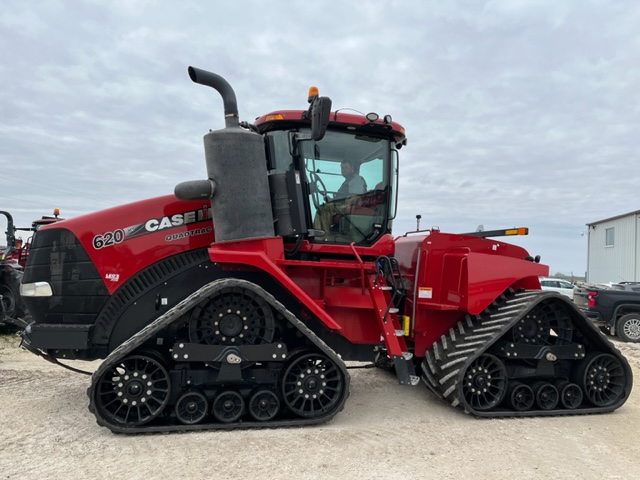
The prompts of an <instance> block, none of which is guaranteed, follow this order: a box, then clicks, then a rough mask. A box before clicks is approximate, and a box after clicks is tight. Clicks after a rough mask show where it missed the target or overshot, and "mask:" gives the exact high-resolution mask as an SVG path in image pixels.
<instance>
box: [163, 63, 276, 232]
mask: <svg viewBox="0 0 640 480" xmlns="http://www.w3.org/2000/svg"><path fill="white" fill-rule="evenodd" d="M188 71H189V77H190V78H191V80H193V81H194V82H195V83H199V84H201V85H205V86H208V87H212V88H213V89H215V90H217V91H218V93H220V96H221V97H222V102H223V104H224V118H225V125H226V126H225V128H223V129H221V130H216V131H214V132H209V133H208V134H206V135H205V136H204V153H205V161H206V165H207V180H193V181H189V182H183V183H181V184H179V185H177V186H176V188H175V191H174V193H175V195H176V197H178V198H180V199H181V200H196V199H198V200H201V199H205V198H211V214H212V217H213V223H214V225H215V227H214V232H215V241H216V242H224V241H230V240H246V239H249V238H263V237H273V236H274V228H273V214H272V211H271V197H270V194H269V182H268V174H267V159H266V154H265V145H264V139H263V137H262V135H259V134H257V133H254V132H250V131H248V130H245V129H243V128H241V127H240V125H239V120H238V105H237V102H236V94H235V92H234V91H233V88H231V85H229V83H228V82H227V81H226V80H225V79H224V78H222V77H221V76H220V75H217V74H215V73H211V72H207V71H206V70H201V69H199V68H195V67H189V70H188Z"/></svg>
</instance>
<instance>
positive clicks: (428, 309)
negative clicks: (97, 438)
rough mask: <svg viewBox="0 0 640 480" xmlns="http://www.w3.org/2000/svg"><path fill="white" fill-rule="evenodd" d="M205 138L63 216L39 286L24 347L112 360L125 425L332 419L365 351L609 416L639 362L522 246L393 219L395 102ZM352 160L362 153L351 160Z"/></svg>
mask: <svg viewBox="0 0 640 480" xmlns="http://www.w3.org/2000/svg"><path fill="white" fill-rule="evenodd" d="M189 75H190V77H191V79H192V80H193V81H194V82H196V83H199V84H202V85H206V86H210V87H213V88H214V89H216V90H217V91H218V92H219V93H220V94H221V96H222V99H223V104H224V114H225V122H226V126H225V128H224V129H221V130H218V131H213V132H210V133H208V134H207V135H205V137H204V148H205V159H206V167H207V173H208V175H207V178H206V179H204V180H195V181H191V182H185V183H182V184H180V185H177V186H176V188H175V194H174V195H166V196H162V197H158V198H151V199H147V200H142V201H139V202H135V203H131V204H128V205H122V206H118V207H114V208H110V209H107V210H104V211H100V212H96V213H92V214H88V215H83V216H80V217H76V218H73V219H69V220H65V221H63V222H60V223H56V224H54V225H48V226H44V227H42V228H41V229H39V230H38V232H37V234H36V235H35V238H34V243H33V246H32V249H31V255H30V257H29V260H28V262H27V268H26V271H25V275H24V279H23V285H22V290H21V291H22V295H23V296H24V299H25V302H26V303H27V306H28V308H29V310H30V311H31V314H32V316H33V323H31V324H30V325H29V326H28V327H27V328H26V329H25V331H24V332H23V346H24V347H25V348H27V349H29V350H30V351H32V352H34V353H36V354H39V355H42V356H44V357H45V358H47V359H49V360H51V361H54V362H58V359H79V360H95V359H104V361H103V362H102V363H101V365H100V367H99V368H98V369H97V370H96V371H95V372H94V373H93V375H92V382H91V386H90V388H89V390H88V395H89V409H90V410H91V412H93V414H94V415H95V416H96V418H97V421H98V423H99V424H100V425H103V426H105V427H107V428H109V429H111V430H112V431H114V432H125V433H127V432H131V433H135V432H160V431H177V430H194V429H207V428H250V427H265V426H294V425H307V424H317V423H321V422H325V421H327V420H329V419H331V418H333V417H334V416H335V415H336V414H337V413H338V412H339V411H341V410H342V408H343V406H344V403H345V401H346V400H347V397H348V396H349V381H350V377H349V373H348V370H347V366H346V364H345V361H361V362H371V363H375V364H377V365H378V366H385V367H388V368H389V369H391V370H393V371H395V374H396V375H397V378H398V380H399V383H400V384H403V385H416V384H418V383H419V382H420V379H422V380H423V382H424V383H425V384H426V386H427V387H428V388H429V389H431V390H432V391H433V392H434V393H435V394H436V395H437V396H438V397H440V398H441V399H443V400H445V401H446V402H449V403H450V404H451V405H453V406H456V407H460V408H461V409H463V410H464V411H466V412H469V413H472V414H475V415H479V416H492V417H508V416H522V415H528V416H532V415H564V414H585V413H598V412H608V411H612V410H614V409H616V408H618V407H620V406H621V405H622V404H623V403H624V402H625V401H626V399H627V398H628V397H629V394H630V391H631V385H632V375H631V370H630V368H629V365H628V363H627V361H626V359H625V358H624V357H623V356H622V355H620V353H619V352H618V351H617V350H616V349H615V348H614V347H613V346H612V345H611V344H610V343H609V341H608V340H607V339H606V338H605V337H604V336H603V335H602V334H601V333H600V332H599V331H598V330H597V329H595V328H594V327H593V326H592V325H591V324H590V323H589V322H588V321H587V320H586V319H585V318H584V317H583V316H582V314H581V313H580V312H579V311H578V310H577V309H576V308H575V307H574V306H573V304H572V303H571V302H570V301H569V300H568V299H565V298H564V297H562V296H560V295H558V294H556V293H555V292H545V291H542V290H540V284H539V281H538V276H541V275H547V273H548V268H547V267H546V266H544V265H541V264H540V263H538V262H539V258H532V257H531V256H530V255H529V254H528V253H527V252H526V251H525V250H524V249H523V248H521V247H518V246H515V245H511V244H508V243H505V242H503V241H502V240H495V239H491V238H489V237H490V236H496V235H499V234H502V235H506V234H517V233H526V232H525V231H523V230H524V229H514V230H511V231H509V230H506V231H500V232H483V233H471V234H450V233H443V232H441V231H439V230H436V229H432V230H424V231H420V230H418V231H415V232H409V233H407V234H404V235H402V236H400V237H395V238H394V237H393V236H392V234H391V224H392V220H393V218H394V216H395V214H396V199H397V185H398V179H397V172H398V164H399V155H398V152H399V150H400V148H401V147H402V146H404V145H406V137H405V132H404V129H403V127H402V126H401V125H400V124H398V123H396V122H394V121H392V119H391V117H390V116H388V115H387V116H384V117H382V118H380V117H379V116H378V115H376V114H373V113H370V114H367V115H359V114H354V113H347V112H345V111H339V110H338V111H331V100H330V99H329V98H327V97H321V96H319V95H318V93H317V90H310V94H309V98H308V100H309V103H310V106H309V108H308V109H305V110H279V111H275V112H272V113H269V114H267V115H263V116H261V117H259V118H258V119H257V120H256V121H255V123H254V124H248V123H245V122H239V119H238V109H237V105H236V97H235V94H234V92H233V90H232V88H231V86H230V85H229V84H228V83H227V82H226V81H225V80H224V79H223V78H222V77H220V76H218V75H216V74H213V73H210V72H206V71H203V70H199V69H196V68H193V67H190V68H189ZM347 164H348V165H347Z"/></svg>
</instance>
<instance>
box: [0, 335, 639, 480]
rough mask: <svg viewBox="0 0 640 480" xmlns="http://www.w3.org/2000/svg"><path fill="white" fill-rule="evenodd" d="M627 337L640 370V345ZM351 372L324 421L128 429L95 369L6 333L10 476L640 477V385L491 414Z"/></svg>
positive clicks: (6, 461)
mask: <svg viewBox="0 0 640 480" xmlns="http://www.w3.org/2000/svg"><path fill="white" fill-rule="evenodd" d="M616 345H617V346H618V348H620V349H621V350H622V352H623V353H624V354H625V355H626V356H627V358H628V359H629V361H630V363H631V365H632V367H633V370H634V373H635V375H636V378H639V374H640V344H635V345H634V344H621V343H617V344H616ZM96 365H97V364H96V363H93V364H86V363H84V364H82V363H79V362H76V363H75V364H74V366H78V367H84V368H88V369H91V368H95V367H96ZM351 375H352V380H351V397H350V398H349V400H348V401H347V405H346V407H345V409H344V411H343V412H341V413H340V414H339V415H338V416H337V417H336V418H335V419H334V420H333V421H331V422H329V423H328V424H325V425H323V426H319V427H309V428H289V429H265V430H254V431H230V432H227V431H221V432H218V431H209V432H195V433H182V434H159V435H138V436H123V435H114V434H112V433H111V432H110V431H108V430H106V429H105V428H101V427H99V426H98V425H97V424H96V422H95V419H94V417H93V416H92V415H91V414H90V413H89V411H88V410H87V404H88V399H87V396H86V394H85V391H86V388H87V386H88V383H89V377H86V376H83V375H79V374H75V373H72V372H69V371H67V370H64V369H61V368H59V367H56V366H54V365H51V364H49V363H47V362H45V361H44V360H42V359H39V358H37V357H35V356H33V355H32V354H30V353H27V352H25V351H23V350H20V349H19V348H18V339H17V338H15V337H13V336H0V405H1V407H0V445H1V448H0V479H14V478H15V479H17V478H20V479H36V478H37V479H47V480H56V479H74V480H82V479H92V480H93V479H103V478H104V479H106V478H109V479H130V480H135V479H140V480H149V479H178V478H180V479H183V478H184V479H200V478H208V479H232V478H238V479H254V478H255V479H338V478H339V479H403V480H404V479H431V478H434V479H471V478H473V479H509V480H513V479H541V478H562V479H573V478H575V479H582V480H590V479H594V480H603V479H637V478H640V392H639V391H638V389H636V390H634V392H633V393H632V395H631V398H630V399H629V400H628V401H627V402H626V404H625V405H624V406H623V407H622V408H620V409H618V410H617V411H616V412H614V413H611V414H605V415H589V416H569V417H554V418H525V419H499V420H496V419H493V420H487V419H476V418H472V417H469V416H467V415H464V414H463V413H461V412H460V411H458V410H454V409H452V408H451V407H449V406H447V405H445V404H443V403H441V402H440V401H438V400H437V399H436V398H435V397H434V396H433V395H432V394H431V393H430V392H429V391H427V389H426V388H425V387H424V386H423V385H420V386H418V387H413V388H411V387H401V386H399V385H398V384H397V382H396V380H395V378H394V377H393V376H391V375H390V374H387V373H385V372H383V371H380V370H374V369H367V370H352V371H351Z"/></svg>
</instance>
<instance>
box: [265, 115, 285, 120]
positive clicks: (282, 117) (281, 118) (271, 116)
mask: <svg viewBox="0 0 640 480" xmlns="http://www.w3.org/2000/svg"><path fill="white" fill-rule="evenodd" d="M270 120H284V115H282V114H281V113H272V114H271V115H267V116H266V117H265V121H267V122H268V121H270Z"/></svg>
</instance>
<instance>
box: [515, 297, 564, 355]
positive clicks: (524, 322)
mask: <svg viewBox="0 0 640 480" xmlns="http://www.w3.org/2000/svg"><path fill="white" fill-rule="evenodd" d="M512 335H513V341H514V342H516V343H521V344H525V345H566V344H568V343H570V342H571V337H572V336H573V325H572V323H571V317H570V316H569V313H568V312H567V309H566V306H565V305H564V304H563V303H561V302H559V301H555V300H554V299H551V300H546V301H543V302H542V303H539V304H537V305H536V306H534V307H533V308H532V309H531V311H530V312H528V313H527V314H526V315H525V316H524V317H522V318H521V319H520V320H519V321H518V322H517V323H516V324H515V325H514V326H513V329H512Z"/></svg>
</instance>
